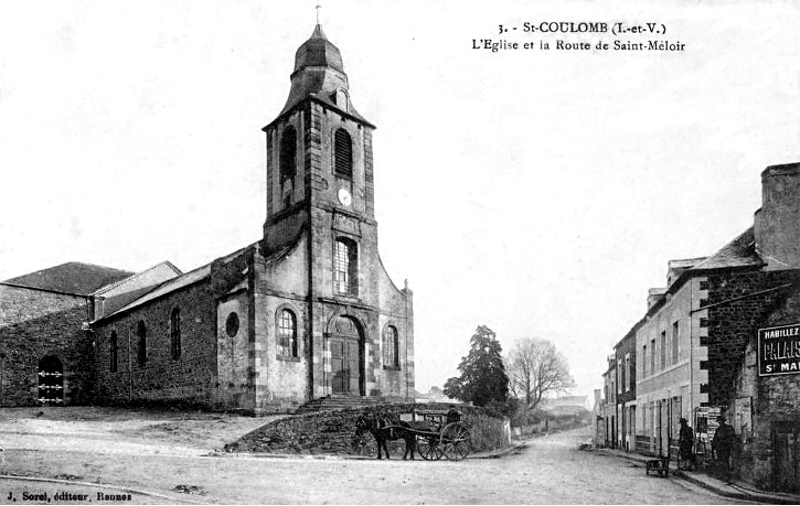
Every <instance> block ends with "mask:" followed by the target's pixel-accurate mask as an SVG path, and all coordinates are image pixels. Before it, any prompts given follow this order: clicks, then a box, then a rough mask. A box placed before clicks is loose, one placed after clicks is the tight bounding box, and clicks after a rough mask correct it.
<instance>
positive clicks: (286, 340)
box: [278, 309, 297, 357]
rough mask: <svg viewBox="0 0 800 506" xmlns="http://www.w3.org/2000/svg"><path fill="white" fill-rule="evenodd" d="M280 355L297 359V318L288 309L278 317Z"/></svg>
mask: <svg viewBox="0 0 800 506" xmlns="http://www.w3.org/2000/svg"><path fill="white" fill-rule="evenodd" d="M278 355H280V356H282V357H297V318H295V316H294V313H292V312H291V311H289V310H288V309H282V310H281V312H280V314H279V315H278Z"/></svg>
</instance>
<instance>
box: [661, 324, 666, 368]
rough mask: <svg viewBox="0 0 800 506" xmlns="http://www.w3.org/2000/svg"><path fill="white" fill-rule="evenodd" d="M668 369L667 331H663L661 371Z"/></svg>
mask: <svg viewBox="0 0 800 506" xmlns="http://www.w3.org/2000/svg"><path fill="white" fill-rule="evenodd" d="M666 367H667V331H666V330H663V331H661V370H662V371H663V370H664V369H665V368H666Z"/></svg>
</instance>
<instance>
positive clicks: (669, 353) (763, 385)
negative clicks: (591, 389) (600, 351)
mask: <svg viewBox="0 0 800 506" xmlns="http://www.w3.org/2000/svg"><path fill="white" fill-rule="evenodd" d="M762 194H763V204H762V208H761V209H759V210H758V211H757V212H756V214H755V220H754V225H753V226H752V227H750V228H749V229H748V230H746V231H745V232H743V233H742V234H741V235H739V236H738V237H736V238H735V239H734V240H732V241H731V242H730V243H728V244H727V245H725V246H724V247H723V248H722V249H720V250H719V251H717V252H715V253H714V254H713V255H711V256H709V257H702V258H692V259H685V260H672V261H670V262H669V264H668V269H667V284H666V287H664V288H654V289H651V290H650V291H649V293H648V301H647V311H646V312H645V315H644V317H643V318H642V319H641V320H640V321H639V322H638V323H637V324H636V325H635V326H634V328H633V330H632V331H631V332H633V333H634V334H635V348H634V351H635V354H636V357H637V359H636V361H635V364H636V365H635V371H636V376H635V378H636V380H635V392H636V393H635V396H636V401H635V413H636V415H635V429H634V431H635V434H636V437H635V441H634V443H635V449H636V451H638V452H642V453H647V454H652V455H662V456H667V455H671V456H673V457H675V456H677V451H678V436H679V428H680V425H679V420H680V418H685V419H686V420H687V421H688V423H689V424H690V425H691V426H692V427H693V428H694V430H695V442H696V445H695V450H696V452H697V454H698V457H699V458H700V459H701V460H704V459H710V458H711V447H710V443H711V440H712V439H713V436H714V431H715V429H716V427H717V418H718V417H719V416H720V415H725V416H726V417H727V418H728V420H731V421H733V422H734V428H735V429H736V431H737V434H739V435H740V437H741V439H742V442H743V445H742V447H740V449H739V450H741V451H738V452H735V453H736V455H737V456H738V458H737V466H738V468H739V469H740V470H742V471H743V472H742V473H741V476H742V477H748V479H750V477H758V478H753V480H754V481H755V482H759V483H758V484H759V485H761V486H770V487H772V488H776V487H778V488H780V487H779V486H778V484H779V483H788V481H791V480H788V478H775V476H784V477H785V476H789V475H790V474H791V472H795V473H796V471H791V469H797V466H796V465H794V464H792V465H794V467H792V465H789V464H787V463H786V462H793V463H800V445H796V444H794V443H792V445H794V446H792V445H790V444H789V442H790V441H794V439H793V437H794V436H793V434H794V433H800V418H798V417H797V411H796V407H797V406H800V391H798V390H797V379H796V378H797V377H796V375H792V374H786V375H782V376H781V377H770V378H763V377H760V376H759V375H758V374H756V373H755V371H754V364H755V361H756V358H757V356H758V353H757V345H756V339H757V335H758V334H759V328H769V327H772V326H781V325H791V324H794V323H797V322H800V312H796V311H797V310H798V309H800V307H798V305H797V304H795V302H794V301H795V299H794V298H793V295H792V294H793V293H795V291H796V290H797V288H796V287H797V283H798V281H800V226H798V224H800V164H797V163H795V164H787V165H777V166H771V167H768V168H767V169H765V170H764V171H763V173H762ZM798 333H800V330H798ZM628 335H630V333H629V334H628ZM628 335H626V338H628ZM624 341H625V339H623V341H621V342H620V344H619V345H617V348H616V349H617V350H620V351H621V350H622V348H623V347H622V346H621V345H622V343H623V342H624ZM786 346H788V345H786ZM797 349H798V350H800V339H798V344H797ZM620 351H618V352H617V354H616V355H617V364H618V366H621V361H620V359H621V356H620V355H621V353H620ZM798 358H800V351H798ZM797 367H800V363H799V364H797ZM622 370H625V368H624V367H622ZM787 372H791V371H787ZM793 431H794V432H793ZM623 433H624V429H623ZM781 438H783V439H781ZM778 440H781V441H784V443H785V444H783V446H780V445H779V444H778V443H776V441H778ZM776 445H777V446H776ZM790 446H791V448H790ZM776 453H780V454H781V455H785V457H783V463H781V459H780V458H776V457H775V455H776ZM778 468H780V469H782V471H780V472H778V471H776V469H778ZM765 476H768V478H765ZM792 476H796V474H795V475H792ZM770 480H771V481H770ZM787 480H788V481H787ZM767 482H769V483H767ZM795 482H797V480H795ZM784 488H785V487H784Z"/></svg>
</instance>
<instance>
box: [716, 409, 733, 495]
mask: <svg viewBox="0 0 800 506" xmlns="http://www.w3.org/2000/svg"><path fill="white" fill-rule="evenodd" d="M717 421H718V422H719V427H717V431H716V432H715V433H714V439H713V440H712V441H711V449H712V450H713V452H714V454H715V455H716V460H717V463H718V465H719V466H720V467H721V470H722V474H723V477H724V478H725V480H726V481H730V480H731V473H732V469H731V452H732V451H733V447H734V445H735V444H736V431H735V430H733V427H731V426H730V425H728V424H727V420H726V419H725V417H724V416H720V417H719V418H717Z"/></svg>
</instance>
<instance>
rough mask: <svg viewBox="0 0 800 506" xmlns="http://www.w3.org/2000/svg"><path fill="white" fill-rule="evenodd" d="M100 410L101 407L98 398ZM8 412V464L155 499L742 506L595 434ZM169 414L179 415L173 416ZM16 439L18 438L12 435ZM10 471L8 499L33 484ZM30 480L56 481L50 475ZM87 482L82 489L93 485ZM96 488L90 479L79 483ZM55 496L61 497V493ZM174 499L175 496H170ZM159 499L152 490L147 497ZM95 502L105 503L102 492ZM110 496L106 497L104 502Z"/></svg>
mask: <svg viewBox="0 0 800 506" xmlns="http://www.w3.org/2000/svg"><path fill="white" fill-rule="evenodd" d="M93 409H94V408H93ZM7 414H8V412H0V438H2V441H3V448H5V451H4V452H3V453H2V455H3V462H2V464H0V472H2V473H3V474H9V473H13V474H22V475H26V476H37V477H43V478H59V479H62V480H65V481H69V482H76V481H80V482H87V483H95V484H97V483H100V484H114V485H118V486H123V487H128V488H131V489H136V490H147V491H152V492H155V493H158V494H162V495H163V496H164V497H166V498H167V499H164V500H157V501H155V502H165V503H170V502H178V501H181V500H188V501H194V502H204V503H223V504H309V503H312V504H323V503H328V504H425V503H435V504H453V503H456V504H473V503H474V504H532V503H541V504H598V503H610V504H642V503H649V504H731V503H732V502H735V501H732V500H730V499H726V498H721V497H718V496H715V495H711V494H709V493H707V492H705V491H703V490H702V489H697V488H693V487H691V486H688V485H684V484H683V483H682V482H677V481H675V480H674V479H672V478H670V479H661V478H655V477H652V476H649V477H648V476H645V473H644V469H642V468H640V467H634V466H632V464H631V463H630V462H627V461H625V460H623V459H616V458H613V457H608V456H605V455H602V454H599V453H594V452H586V451H579V450H577V447H578V444H579V443H580V442H582V441H585V440H586V439H587V438H588V437H589V433H588V432H586V431H581V430H577V431H570V432H565V433H561V434H556V435H551V436H548V437H540V438H536V439H534V440H531V442H530V443H529V444H528V446H527V448H525V449H524V450H522V451H520V452H518V453H516V454H511V455H507V456H505V457H503V458H499V459H484V460H473V459H467V460H465V461H461V462H448V461H439V462H425V461H419V460H417V461H406V462H404V461H402V460H392V461H376V460H343V459H335V458H332V459H314V458H299V457H290V458H275V457H255V456H246V455H245V456H241V455H221V456H208V454H209V451H210V450H213V449H215V448H219V447H221V446H222V443H223V442H225V441H231V440H233V439H235V438H237V437H239V436H241V435H242V434H244V433H245V432H247V431H249V430H251V429H252V428H255V426H258V425H261V424H262V423H265V420H264V419H253V418H245V417H227V416H225V415H212V414H203V413H200V414H193V413H189V414H179V415H175V414H172V415H170V414H169V413H167V414H164V413H149V412H126V411H124V410H123V411H111V412H108V413H107V415H108V416H106V412H103V411H96V412H94V415H95V416H86V415H85V414H84V415H80V413H79V411H76V412H73V413H71V414H68V413H66V410H64V412H63V413H58V414H53V413H45V414H43V415H42V416H39V417H36V416H35V414H34V416H33V418H31V417H30V416H28V417H27V418H26V417H25V416H5V415H7ZM168 415H169V416H168ZM7 443H8V444H7ZM19 486H20V485H19V484H14V482H8V481H7V480H0V502H2V501H3V500H4V499H7V497H8V494H9V493H14V494H16V495H17V496H19V494H21V493H22V489H20V488H19ZM27 486H28V487H30V488H29V490H33V491H36V490H41V491H42V492H45V491H52V490H57V488H58V487H57V486H56V487H55V488H48V486H46V485H36V484H34V485H30V484H28V485H27ZM82 487H83V488H82ZM71 488H72V489H74V490H77V491H80V490H85V491H86V493H87V495H90V494H91V493H93V491H92V489H91V487H90V486H89V485H77V484H76V485H71ZM51 497H52V496H51ZM170 498H171V499H170ZM133 499H134V501H135V502H136V501H138V502H140V503H148V502H150V501H151V499H152V497H149V496H136V495H134V497H133ZM93 502H95V503H96V502H98V501H97V500H95V501H93ZM100 502H102V501H100Z"/></svg>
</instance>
